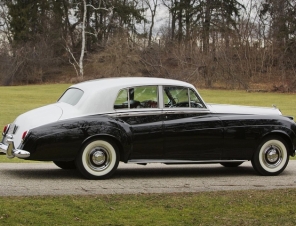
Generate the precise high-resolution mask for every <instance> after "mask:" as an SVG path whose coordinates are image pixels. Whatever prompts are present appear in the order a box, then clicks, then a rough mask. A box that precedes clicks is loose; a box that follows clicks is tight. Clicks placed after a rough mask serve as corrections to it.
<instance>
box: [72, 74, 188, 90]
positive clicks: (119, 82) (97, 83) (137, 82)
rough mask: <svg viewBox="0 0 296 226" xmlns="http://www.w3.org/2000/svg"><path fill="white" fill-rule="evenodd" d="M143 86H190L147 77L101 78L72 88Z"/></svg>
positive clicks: (171, 80) (180, 82)
mask: <svg viewBox="0 0 296 226" xmlns="http://www.w3.org/2000/svg"><path fill="white" fill-rule="evenodd" d="M144 85H175V86H176V85H179V86H187V87H188V86H190V87H193V86H192V85H191V84H189V83H187V82H182V81H178V80H173V79H165V78H149V77H119V78H102V79H96V80H90V81H86V82H81V83H78V84H76V85H73V86H72V87H76V88H79V89H82V90H84V91H85V90H86V89H87V90H88V89H98V87H100V89H109V88H119V89H122V88H126V87H133V86H144Z"/></svg>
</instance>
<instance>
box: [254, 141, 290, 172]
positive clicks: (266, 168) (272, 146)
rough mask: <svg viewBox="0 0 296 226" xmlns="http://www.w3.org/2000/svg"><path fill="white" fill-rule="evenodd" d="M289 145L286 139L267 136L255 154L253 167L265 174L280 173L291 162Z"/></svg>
mask: <svg viewBox="0 0 296 226" xmlns="http://www.w3.org/2000/svg"><path fill="white" fill-rule="evenodd" d="M287 147H288V146H287V144H286V142H285V140H283V139H282V138H281V137H278V136H273V137H267V138H266V139H264V140H263V141H262V142H261V144H260V145H259V147H258V149H257V151H256V152H255V154H254V156H253V159H252V165H253V168H254V169H255V170H256V171H257V172H258V173H259V174H260V175H263V176H275V175H278V174H280V173H281V172H283V171H284V169H285V168H286V166H287V164H288V162H289V154H288V150H287V149H288V148H287Z"/></svg>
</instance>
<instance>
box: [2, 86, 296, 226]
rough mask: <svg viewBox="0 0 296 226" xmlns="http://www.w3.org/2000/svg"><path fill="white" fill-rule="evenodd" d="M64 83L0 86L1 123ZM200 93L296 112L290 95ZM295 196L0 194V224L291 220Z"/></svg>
mask: <svg viewBox="0 0 296 226" xmlns="http://www.w3.org/2000/svg"><path fill="white" fill-rule="evenodd" d="M68 86H69V85H67V84H56V85H38V86H19V87H0V96H1V98H0V111H1V115H0V125H3V126H4V125H5V124H7V123H9V122H12V121H13V120H14V119H15V117H16V116H17V115H19V114H21V113H23V112H25V111H27V110H30V109H33V108H36V107H40V106H42V105H45V104H49V103H53V102H55V101H56V100H57V99H58V97H59V96H60V95H61V93H62V92H63V91H64V90H65V89H66V88H67V87H68ZM200 93H201V95H202V97H203V99H204V100H205V101H206V102H212V103H227V104H241V105H255V106H271V105H272V104H276V105H278V107H279V108H280V109H281V110H282V113H283V114H284V115H294V116H296V98H295V94H278V93H247V92H245V91H225V90H200ZM0 162H1V163H3V162H23V160H18V159H16V158H15V159H13V160H6V157H5V156H0ZM25 162H26V161H25ZM279 180H280V177H279ZM18 186H21V185H18ZM20 189H21V187H20ZM295 195H296V189H281V190H263V191H260V190H253V191H225V192H202V193H177V194H137V195H96V196H57V197H53V196H42V197H40V196H37V197H0V203H1V208H0V225H118V226H119V225H130V226H133V225H137V226H138V225H139V226H140V225H159V226H165V225H176V226H178V225H223V226H228V225H231V226H232V225H242V226H243V225H263V226H264V225H282V226H285V225H295V224H296V215H295V214H294V209H295V206H296V199H294V198H293V197H295Z"/></svg>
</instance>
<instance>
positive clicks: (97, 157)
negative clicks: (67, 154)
mask: <svg viewBox="0 0 296 226" xmlns="http://www.w3.org/2000/svg"><path fill="white" fill-rule="evenodd" d="M92 161H93V162H94V163H95V164H96V165H101V164H102V163H103V162H105V161H106V156H105V154H104V152H103V151H101V150H98V151H96V152H95V153H94V154H93V155H92Z"/></svg>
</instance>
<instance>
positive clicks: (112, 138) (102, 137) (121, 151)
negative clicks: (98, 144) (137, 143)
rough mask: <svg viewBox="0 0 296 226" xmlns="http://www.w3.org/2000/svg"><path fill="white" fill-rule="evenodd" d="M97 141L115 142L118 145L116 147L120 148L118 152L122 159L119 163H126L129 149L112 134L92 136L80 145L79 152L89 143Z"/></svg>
mask: <svg viewBox="0 0 296 226" xmlns="http://www.w3.org/2000/svg"><path fill="white" fill-rule="evenodd" d="M95 140H106V141H111V142H114V143H115V144H116V146H117V147H118V151H119V154H120V159H119V161H124V162H126V161H127V160H126V158H127V157H126V155H127V154H126V153H127V149H128V148H127V147H125V146H124V145H123V144H122V143H121V142H120V140H119V139H118V138H117V137H115V136H113V135H110V134H96V135H93V136H90V137H87V138H86V139H85V140H84V141H83V142H82V143H81V145H80V148H79V150H81V149H82V148H83V146H84V145H85V144H87V143H89V142H92V141H95Z"/></svg>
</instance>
